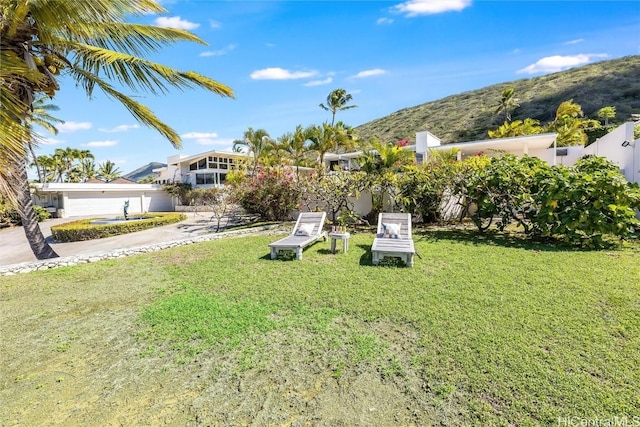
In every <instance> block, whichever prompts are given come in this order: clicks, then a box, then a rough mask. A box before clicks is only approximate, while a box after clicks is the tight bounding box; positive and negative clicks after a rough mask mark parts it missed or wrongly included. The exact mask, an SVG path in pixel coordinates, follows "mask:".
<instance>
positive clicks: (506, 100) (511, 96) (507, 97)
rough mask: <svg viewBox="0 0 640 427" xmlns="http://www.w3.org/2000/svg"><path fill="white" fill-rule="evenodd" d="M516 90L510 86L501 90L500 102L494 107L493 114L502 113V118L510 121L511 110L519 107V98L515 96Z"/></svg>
mask: <svg viewBox="0 0 640 427" xmlns="http://www.w3.org/2000/svg"><path fill="white" fill-rule="evenodd" d="M515 94H516V91H515V89H514V88H512V87H510V88H507V89H505V90H503V91H502V96H501V97H500V102H499V103H498V106H497V108H496V111H495V114H500V113H504V119H505V120H506V121H507V122H511V111H512V110H514V109H515V108H517V107H519V106H520V104H518V101H519V99H518V98H516V97H515Z"/></svg>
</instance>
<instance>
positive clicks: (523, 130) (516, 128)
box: [487, 117, 542, 138]
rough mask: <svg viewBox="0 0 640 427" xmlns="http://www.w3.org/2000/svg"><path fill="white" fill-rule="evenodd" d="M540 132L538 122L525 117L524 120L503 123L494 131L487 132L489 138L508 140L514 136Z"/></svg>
mask: <svg viewBox="0 0 640 427" xmlns="http://www.w3.org/2000/svg"><path fill="white" fill-rule="evenodd" d="M540 132H542V128H541V127H540V122H539V121H538V120H535V119H531V118H529V117H527V118H526V119H524V120H515V121H513V122H504V123H503V124H502V125H501V126H500V127H498V128H497V129H495V130H490V131H488V132H487V134H488V135H489V138H510V137H514V136H523V135H536V134H539V133H540Z"/></svg>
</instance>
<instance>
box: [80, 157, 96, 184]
mask: <svg viewBox="0 0 640 427" xmlns="http://www.w3.org/2000/svg"><path fill="white" fill-rule="evenodd" d="M80 173H81V175H82V179H81V180H82V181H83V182H85V181H87V180H90V179H94V178H97V177H98V171H97V169H96V162H94V161H93V158H87V159H82V160H81V161H80Z"/></svg>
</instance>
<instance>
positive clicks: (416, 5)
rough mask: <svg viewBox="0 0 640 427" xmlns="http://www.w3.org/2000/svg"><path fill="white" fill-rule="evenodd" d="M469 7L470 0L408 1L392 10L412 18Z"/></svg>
mask: <svg viewBox="0 0 640 427" xmlns="http://www.w3.org/2000/svg"><path fill="white" fill-rule="evenodd" d="M469 6H471V0H409V1H406V2H404V3H400V4H398V5H396V6H394V7H393V8H392V10H393V11H395V12H399V13H403V14H405V16H407V17H409V18H412V17H414V16H420V15H435V14H437V13H444V12H450V11H456V12H458V11H461V10H463V9H465V8H467V7H469Z"/></svg>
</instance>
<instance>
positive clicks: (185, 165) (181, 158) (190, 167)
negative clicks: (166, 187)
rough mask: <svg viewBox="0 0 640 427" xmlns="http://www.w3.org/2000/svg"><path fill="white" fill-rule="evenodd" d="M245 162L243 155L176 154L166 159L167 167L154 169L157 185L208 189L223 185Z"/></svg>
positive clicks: (215, 152) (213, 152) (220, 153)
mask: <svg viewBox="0 0 640 427" xmlns="http://www.w3.org/2000/svg"><path fill="white" fill-rule="evenodd" d="M246 160H247V155H246V154H245V153H231V152H226V151H215V150H212V151H207V152H205V153H200V154H196V155H194V156H187V155H184V154H178V155H175V156H170V157H168V158H167V166H166V167H163V168H158V169H154V170H153V171H154V172H158V173H159V174H160V175H159V176H158V178H156V183H158V184H168V183H175V182H182V183H187V184H191V185H192V186H193V187H200V188H208V187H214V186H218V185H221V184H224V182H225V180H226V178H227V174H228V173H229V171H231V170H233V169H235V168H236V167H237V166H238V164H239V163H240V162H242V161H246Z"/></svg>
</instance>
